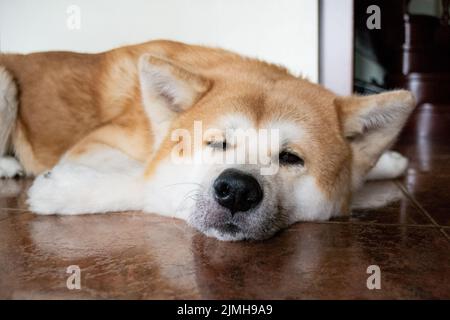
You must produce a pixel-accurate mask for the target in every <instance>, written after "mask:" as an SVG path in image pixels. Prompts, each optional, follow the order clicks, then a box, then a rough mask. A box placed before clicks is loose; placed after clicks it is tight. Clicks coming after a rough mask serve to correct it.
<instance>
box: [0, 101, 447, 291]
mask: <svg viewBox="0 0 450 320" xmlns="http://www.w3.org/2000/svg"><path fill="white" fill-rule="evenodd" d="M449 137H450V106H431V105H423V106H421V107H420V108H419V109H418V110H417V112H416V114H415V116H414V117H413V118H412V119H411V121H410V122H409V124H408V126H407V127H406V129H405V130H404V132H403V134H402V136H401V139H400V140H399V142H398V143H397V144H396V146H395V149H396V150H398V151H400V152H402V153H403V154H405V155H407V156H408V157H409V158H410V160H411V165H410V169H409V171H408V174H407V176H406V177H405V178H403V179H400V180H398V181H389V182H380V183H374V184H371V185H369V186H367V188H366V189H365V190H364V191H363V193H362V194H360V195H359V197H360V199H365V197H367V195H371V199H372V201H371V202H372V208H371V209H359V208H356V209H355V210H354V212H353V214H352V216H350V217H346V218H340V219H334V220H332V221H329V222H325V223H298V224H296V225H294V226H292V227H291V228H289V229H287V230H285V231H283V232H281V233H280V234H278V235H277V236H276V237H274V238H272V239H270V240H267V241H264V242H253V243H249V242H240V243H225V242H219V241H217V240H214V239H210V238H207V237H205V236H203V235H201V234H199V233H197V232H195V231H194V230H192V229H191V228H190V227H188V226H187V225H186V224H185V223H184V222H182V221H178V220H175V219H168V218H163V217H159V216H156V215H151V214H142V213H138V212H129V213H120V214H111V215H90V216H73V217H57V216H35V215H33V214H31V213H29V212H27V210H26V206H25V205H24V199H25V191H26V189H27V187H28V186H29V185H30V181H29V180H3V181H0V208H1V209H0V298H8V299H9V298H15V299H20V298H27V299H30V298H31V299H38V298H44V299H47V298H49V299H58V298H62V299H65V298H70V299H71V298H131V299H133V298H137V299H173V298H180V299H196V298H199V299H227V298H262V299H270V298H275V299H299V298H300V299H301V298H322V299H330V298H337V299H342V298H364V299H377V298H419V299H420V298H447V299H449V298H450V280H449V277H448V275H449V274H450V211H449V209H450V208H449V206H450V201H449V199H450V143H449V139H450V138H449ZM385 200H390V201H392V202H391V203H390V204H389V205H387V206H385V207H380V206H381V205H383V204H384V202H385ZM360 202H364V201H360ZM358 207H359V206H358ZM70 265H77V266H79V267H80V270H81V289H79V290H77V289H75V290H69V289H68V288H67V285H66V281H67V278H68V277H69V276H70V274H68V273H66V270H67V267H68V266H70ZM370 265H377V266H379V267H380V270H381V289H379V290H377V289H374V290H369V289H368V288H367V278H368V277H369V276H370V274H368V273H367V268H368V267H369V266H370Z"/></svg>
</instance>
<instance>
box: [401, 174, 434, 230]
mask: <svg viewBox="0 0 450 320" xmlns="http://www.w3.org/2000/svg"><path fill="white" fill-rule="evenodd" d="M395 184H396V185H397V186H398V187H399V188H400V190H401V191H402V192H403V194H405V196H406V197H408V199H409V200H410V201H411V202H412V203H413V204H414V206H416V207H417V209H419V211H420V212H421V213H422V214H424V215H425V216H426V217H427V218H428V219H429V220H430V221H431V223H433V224H434V225H435V226H436V227H439V228H442V226H441V225H440V224H439V223H437V222H436V220H434V219H433V217H432V216H431V215H430V214H429V213H428V211H427V210H425V208H424V207H422V205H421V204H420V203H419V201H417V200H416V198H414V197H413V196H412V195H411V194H410V193H409V192H408V190H407V189H406V187H405V186H404V185H403V184H402V183H400V182H398V181H396V182H395Z"/></svg>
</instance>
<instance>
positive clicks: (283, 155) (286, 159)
mask: <svg viewBox="0 0 450 320" xmlns="http://www.w3.org/2000/svg"><path fill="white" fill-rule="evenodd" d="M278 158H279V160H280V163H281V164H286V165H300V166H303V165H304V164H305V161H304V160H303V159H302V158H300V157H299V156H298V155H296V154H294V153H292V152H289V151H282V152H280V155H279V156H278Z"/></svg>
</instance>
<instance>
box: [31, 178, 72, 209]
mask: <svg viewBox="0 0 450 320" xmlns="http://www.w3.org/2000/svg"><path fill="white" fill-rule="evenodd" d="M61 191H62V189H61V186H60V185H59V183H58V181H57V180H56V179H52V178H51V172H50V171H48V172H46V173H43V174H41V175H39V176H38V177H37V178H36V179H35V180H34V182H33V184H32V186H31V187H30V189H28V200H27V204H28V207H29V209H30V210H31V211H32V212H34V213H38V214H54V213H58V211H59V210H60V209H61V206H62V205H63V204H62V203H61V201H60V200H59V198H61V194H60V192H61Z"/></svg>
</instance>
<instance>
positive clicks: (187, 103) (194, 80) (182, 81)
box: [139, 54, 211, 116]
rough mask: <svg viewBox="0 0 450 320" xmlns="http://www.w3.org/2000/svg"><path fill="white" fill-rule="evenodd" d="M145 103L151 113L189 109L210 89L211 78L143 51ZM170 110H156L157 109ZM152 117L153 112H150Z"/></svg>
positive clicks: (176, 111) (140, 60)
mask: <svg viewBox="0 0 450 320" xmlns="http://www.w3.org/2000/svg"><path fill="white" fill-rule="evenodd" d="M139 78H140V85H141V94H142V98H143V103H144V106H145V108H146V109H148V112H150V113H152V109H153V110H155V109H156V110H155V111H156V112H163V113H169V114H176V113H179V112H182V111H184V110H187V109H189V108H190V107H191V106H192V105H194V104H195V102H197V101H198V100H199V99H200V98H201V97H202V96H203V95H204V94H205V93H206V91H208V89H209V88H210V85H211V83H210V81H209V80H208V79H206V78H204V77H202V76H201V75H198V74H195V73H193V72H191V71H189V70H187V69H186V68H185V67H183V66H180V65H178V64H177V63H176V62H174V61H170V60H167V59H165V58H163V57H157V56H153V55H151V54H144V55H143V56H141V57H140V59H139ZM161 107H162V108H167V109H168V110H157V109H158V108H161ZM151 116H153V115H151Z"/></svg>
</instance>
